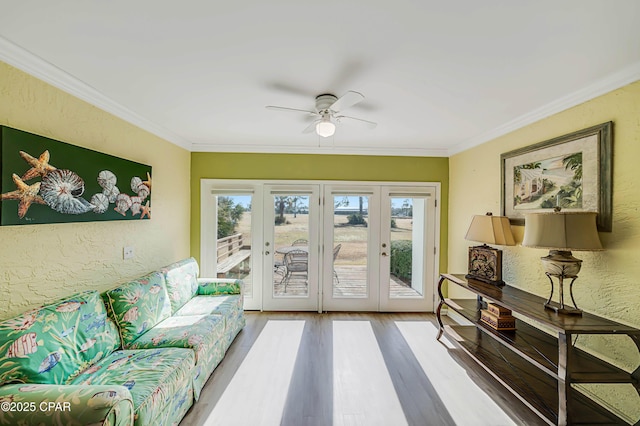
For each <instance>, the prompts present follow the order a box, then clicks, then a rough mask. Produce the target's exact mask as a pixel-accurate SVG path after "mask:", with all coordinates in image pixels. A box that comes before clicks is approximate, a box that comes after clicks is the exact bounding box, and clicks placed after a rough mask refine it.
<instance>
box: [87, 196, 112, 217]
mask: <svg viewBox="0 0 640 426" xmlns="http://www.w3.org/2000/svg"><path fill="white" fill-rule="evenodd" d="M91 204H93V205H94V206H95V207H94V208H93V212H94V213H98V214H102V213H104V212H106V211H107V209H108V208H109V197H107V196H106V195H104V194H103V193H99V194H94V196H93V197H91Z"/></svg>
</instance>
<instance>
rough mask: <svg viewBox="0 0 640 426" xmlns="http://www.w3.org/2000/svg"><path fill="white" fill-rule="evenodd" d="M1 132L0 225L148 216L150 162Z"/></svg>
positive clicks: (15, 132) (2, 129) (6, 129)
mask: <svg viewBox="0 0 640 426" xmlns="http://www.w3.org/2000/svg"><path fill="white" fill-rule="evenodd" d="M0 135H1V136H2V137H1V138H0V153H1V154H0V182H2V189H1V190H0V201H1V203H0V207H1V209H0V210H1V211H0V226H4V225H32V224H43V223H69V222H96V221H98V222H102V221H111V220H139V219H149V218H150V216H151V211H150V209H151V207H150V204H151V166H149V165H145V164H141V163H138V162H135V161H130V160H126V159H124V158H119V157H115V156H113V155H108V154H104V153H101V152H98V151H94V150H91V149H87V148H83V147H80V146H75V145H71V144H67V143H64V142H61V141H56V140H53V139H50V138H46V137H43V136H39V135H35V134H32V133H28V132H24V131H22V130H18V129H12V128H10V127H7V126H3V125H1V124H0ZM12 181H13V183H12ZM118 185H119V186H118ZM129 211H130V212H131V213H129ZM70 308H71V307H70ZM70 312H75V311H70ZM84 327H86V325H83V327H82V328H84ZM10 343H11V342H8V343H7V345H9V344H10ZM7 345H5V347H4V348H1V347H0V349H2V350H3V351H4V352H3V353H2V354H0V357H1V356H2V355H4V353H6V351H7V349H8V346H7ZM0 346H1V345H0Z"/></svg>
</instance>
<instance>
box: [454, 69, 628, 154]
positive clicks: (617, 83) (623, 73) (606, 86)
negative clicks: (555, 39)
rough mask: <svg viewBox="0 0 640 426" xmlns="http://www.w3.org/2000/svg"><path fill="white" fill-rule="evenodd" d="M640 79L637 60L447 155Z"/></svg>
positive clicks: (457, 146)
mask: <svg viewBox="0 0 640 426" xmlns="http://www.w3.org/2000/svg"><path fill="white" fill-rule="evenodd" d="M638 80H640V62H636V63H635V64H633V65H630V66H628V67H626V68H623V69H622V70H620V71H617V72H615V73H613V74H610V75H608V76H607V77H605V78H602V79H600V80H598V81H596V82H595V83H593V84H591V85H589V86H587V87H585V88H583V89H580V90H577V91H575V92H573V93H570V94H568V95H566V96H563V97H562V98H559V99H556V100H555V101H553V102H550V103H548V104H546V105H544V106H542V107H540V108H537V109H535V110H533V111H531V112H528V113H526V114H524V115H521V116H520V117H517V118H515V119H514V120H511V121H509V122H507V123H505V124H503V125H501V126H498V127H496V128H495V129H493V130H491V131H489V132H485V133H483V134H481V135H479V136H477V137H473V138H471V139H468V140H467V141H464V142H461V143H459V144H457V145H455V146H453V147H451V148H449V150H448V156H451V155H454V154H457V153H460V152H462V151H466V150H467V149H470V148H473V147H475V146H478V145H480V144H483V143H485V142H489V141H491V140H493V139H496V138H498V137H500V136H503V135H506V134H507V133H510V132H513V131H514V130H518V129H520V128H522V127H525V126H527V125H529V124H532V123H535V122H536V121H539V120H542V119H543V118H547V117H550V116H552V115H554V114H557V113H559V112H562V111H564V110H567V109H569V108H572V107H574V106H576V105H580V104H581V103H584V102H587V101H589V100H591V99H594V98H597V97H598V96H602V95H604V94H605V93H609V92H611V91H613V90H616V89H619V88H620V87H623V86H626V85H627V84H630V83H633V82H635V81H638Z"/></svg>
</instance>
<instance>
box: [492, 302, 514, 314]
mask: <svg viewBox="0 0 640 426" xmlns="http://www.w3.org/2000/svg"><path fill="white" fill-rule="evenodd" d="M487 311H489V312H491V313H492V314H494V315H496V316H499V317H502V316H505V315H508V316H511V309H507V308H505V307H503V306H500V305H498V304H497V303H487Z"/></svg>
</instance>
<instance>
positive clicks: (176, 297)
mask: <svg viewBox="0 0 640 426" xmlns="http://www.w3.org/2000/svg"><path fill="white" fill-rule="evenodd" d="M160 271H161V272H162V273H163V274H164V276H165V279H166V281H167V293H168V294H169V299H170V300H171V312H172V313H175V312H176V311H177V310H178V309H180V308H181V307H182V306H183V305H184V304H185V303H187V302H188V301H189V300H191V298H193V297H194V296H195V295H196V294H198V273H199V268H198V262H196V260H195V259H194V258H193V257H190V258H188V259H183V260H181V261H179V262H175V263H172V264H171V265H169V266H166V267H164V268H162V269H161V270H160Z"/></svg>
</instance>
